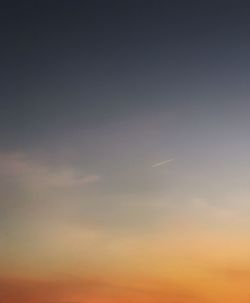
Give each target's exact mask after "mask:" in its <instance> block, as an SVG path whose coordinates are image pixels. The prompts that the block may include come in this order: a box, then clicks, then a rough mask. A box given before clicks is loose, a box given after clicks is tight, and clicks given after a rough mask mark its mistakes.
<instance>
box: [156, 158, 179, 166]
mask: <svg viewBox="0 0 250 303" xmlns="http://www.w3.org/2000/svg"><path fill="white" fill-rule="evenodd" d="M172 161H174V158H171V159H168V160H165V161H161V162H158V163H155V164H153V165H152V167H158V166H162V165H166V164H168V163H170V162H172Z"/></svg>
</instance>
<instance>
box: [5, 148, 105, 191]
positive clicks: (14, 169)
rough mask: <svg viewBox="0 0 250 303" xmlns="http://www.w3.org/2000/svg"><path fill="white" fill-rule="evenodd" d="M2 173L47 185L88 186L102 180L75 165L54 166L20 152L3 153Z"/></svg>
mask: <svg viewBox="0 0 250 303" xmlns="http://www.w3.org/2000/svg"><path fill="white" fill-rule="evenodd" d="M0 173H1V175H4V176H9V177H13V178H20V179H22V180H28V181H30V182H31V183H36V184H39V185H40V186H47V187H74V186H86V185H89V184H92V183H96V182H98V181H99V180H100V176H99V175H96V174H86V173H84V172H82V170H81V169H76V168H73V167H59V168H58V167H57V168H54V167H52V166H49V165H46V164H44V163H42V162H41V161H37V160H34V159H31V158H29V157H28V156H27V155H25V154H20V153H1V154H0Z"/></svg>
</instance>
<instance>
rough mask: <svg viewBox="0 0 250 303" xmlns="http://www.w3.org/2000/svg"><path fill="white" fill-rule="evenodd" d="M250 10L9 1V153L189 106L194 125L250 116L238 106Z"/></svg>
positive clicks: (216, 5) (5, 50)
mask: <svg viewBox="0 0 250 303" xmlns="http://www.w3.org/2000/svg"><path fill="white" fill-rule="evenodd" d="M249 10H250V7H249V5H248V4H247V2H243V1H237V2H235V1H124V2H123V3H121V2H120V1H119V2H118V1H36V2H33V1H22V2H18V1H6V2H5V3H4V2H2V4H1V71H0V79H1V83H2V90H1V114H0V115H1V117H0V127H1V137H2V140H1V142H2V143H1V144H2V148H3V149H6V148H7V149H8V148H10V149H11V148H20V149H25V147H26V146H37V144H39V142H42V144H43V143H44V142H47V140H48V139H49V138H48V137H50V138H51V137H53V136H54V137H55V138H56V137H57V136H58V133H60V132H63V131H72V132H76V131H78V130H79V129H80V130H82V129H89V128H95V127H103V126H105V125H106V124H110V123H112V121H120V120H121V119H127V118H129V117H132V116H137V115H138V116H140V115H143V114H144V113H152V114H153V113H157V112H162V111H166V110H169V109H171V110H177V111H178V110H183V109H184V110H185V108H187V115H186V119H187V120H189V119H192V116H190V114H191V113H192V112H193V114H194V115H200V116H201V117H202V116H203V115H206V116H207V115H214V114H216V113H217V112H218V111H219V112H222V113H223V112H224V111H228V109H229V111H230V110H231V111H234V110H235V107H238V105H239V103H241V105H242V106H243V109H244V110H243V111H244V112H245V111H246V110H249V107H248V106H247V107H245V106H246V104H242V103H244V101H242V100H236V99H238V95H248V90H249V89H248V83H249V69H250V66H249V50H250V42H249V25H250V21H249ZM211 94H212V95H213V98H212V99H211V98H210V97H209V100H207V96H208V95H211ZM234 95H235V97H233V96H234ZM229 97H233V98H229ZM234 103H235V104H234ZM236 103H237V105H236ZM184 120H185V118H184ZM184 123H185V121H184ZM52 140H53V139H52Z"/></svg>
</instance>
